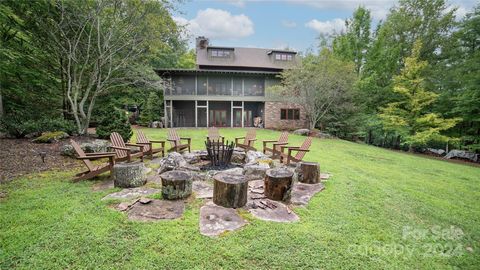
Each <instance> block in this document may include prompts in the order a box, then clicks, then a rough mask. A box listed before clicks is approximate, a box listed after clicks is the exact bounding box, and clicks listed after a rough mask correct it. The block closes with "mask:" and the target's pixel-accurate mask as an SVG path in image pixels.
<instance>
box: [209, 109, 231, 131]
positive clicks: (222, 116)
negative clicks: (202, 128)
mask: <svg viewBox="0 0 480 270" xmlns="http://www.w3.org/2000/svg"><path fill="white" fill-rule="evenodd" d="M209 118H210V119H209V120H210V125H209V126H211V127H226V126H227V111H226V110H210V115H209Z"/></svg>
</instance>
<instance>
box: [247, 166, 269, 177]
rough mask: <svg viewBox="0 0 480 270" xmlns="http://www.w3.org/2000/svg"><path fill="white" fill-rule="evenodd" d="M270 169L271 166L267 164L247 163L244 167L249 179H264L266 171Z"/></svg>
mask: <svg viewBox="0 0 480 270" xmlns="http://www.w3.org/2000/svg"><path fill="white" fill-rule="evenodd" d="M268 169H270V166H268V165H267V164H258V165H245V167H244V168H243V174H244V175H245V177H246V178H247V179H248V180H249V181H250V180H256V179H263V178H265V173H266V172H267V170H268Z"/></svg>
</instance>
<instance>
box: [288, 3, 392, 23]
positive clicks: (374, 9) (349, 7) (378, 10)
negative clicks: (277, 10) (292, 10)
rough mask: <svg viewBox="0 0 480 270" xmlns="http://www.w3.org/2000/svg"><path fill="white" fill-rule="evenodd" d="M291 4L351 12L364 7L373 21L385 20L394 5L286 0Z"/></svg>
mask: <svg viewBox="0 0 480 270" xmlns="http://www.w3.org/2000/svg"><path fill="white" fill-rule="evenodd" d="M287 2H289V3H292V4H300V5H308V6H311V7H315V8H318V9H329V10H346V11H350V12H353V10H355V9H356V8H357V7H358V6H364V7H365V8H367V9H369V10H370V11H371V14H372V17H373V18H374V19H377V20H380V19H385V17H386V16H387V14H388V11H389V9H390V8H391V7H392V6H393V5H394V4H395V2H396V1H395V0H348V1H338V0H318V1H312V0H287Z"/></svg>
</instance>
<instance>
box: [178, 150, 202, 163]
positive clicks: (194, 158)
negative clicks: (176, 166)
mask: <svg viewBox="0 0 480 270" xmlns="http://www.w3.org/2000/svg"><path fill="white" fill-rule="evenodd" d="M182 156H183V158H184V159H185V161H186V162H187V163H189V164H195V163H198V162H200V155H198V154H196V153H188V152H184V153H183V155H182Z"/></svg>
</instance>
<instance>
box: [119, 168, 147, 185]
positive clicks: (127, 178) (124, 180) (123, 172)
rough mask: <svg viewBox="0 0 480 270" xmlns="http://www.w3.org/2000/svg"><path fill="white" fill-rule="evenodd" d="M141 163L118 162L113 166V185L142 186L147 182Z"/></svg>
mask: <svg viewBox="0 0 480 270" xmlns="http://www.w3.org/2000/svg"><path fill="white" fill-rule="evenodd" d="M145 170H146V169H145V165H144V164H143V163H118V164H115V166H113V175H114V186H115V187H121V188H134V187H140V186H143V185H144V184H145V183H146V182H147V175H146V174H145Z"/></svg>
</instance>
